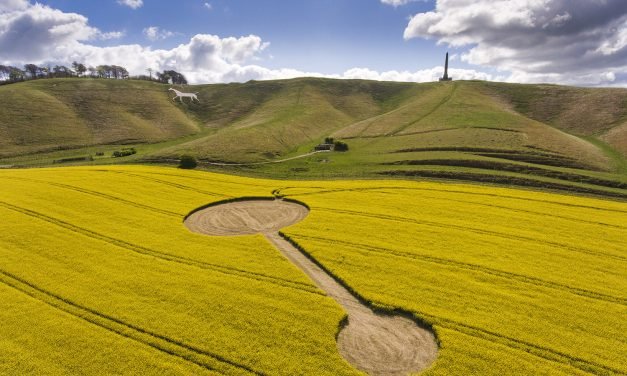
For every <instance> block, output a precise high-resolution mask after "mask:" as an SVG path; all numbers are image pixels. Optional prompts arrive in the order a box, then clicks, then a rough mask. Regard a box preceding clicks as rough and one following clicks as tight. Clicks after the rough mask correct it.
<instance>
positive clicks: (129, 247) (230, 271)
mask: <svg viewBox="0 0 627 376" xmlns="http://www.w3.org/2000/svg"><path fill="white" fill-rule="evenodd" d="M0 206H2V207H4V208H6V209H9V210H13V211H16V212H19V213H22V214H24V215H27V216H29V217H32V218H37V219H40V220H42V221H45V222H48V223H51V224H53V225H56V226H59V227H62V228H64V229H66V230H70V231H72V232H76V233H79V234H81V235H84V236H87V237H89V238H92V239H96V240H100V241H103V242H105V243H108V244H111V245H114V246H116V247H118V248H121V249H123V250H125V251H130V252H134V253H138V254H141V255H144V256H150V257H154V258H157V259H161V260H164V261H168V262H175V263H177V264H181V265H186V266H190V267H196V268H200V269H203V270H211V271H213V272H217V273H222V274H227V275H230V276H235V277H240V278H248V279H252V280H256V281H260V282H267V283H272V284H274V285H276V286H280V287H284V288H289V289H294V290H299V291H302V292H307V293H311V294H317V295H323V293H322V292H321V291H319V290H318V289H317V288H315V287H314V286H312V285H309V284H305V283H302V282H297V281H291V280H288V279H283V278H278V277H273V276H268V275H265V274H261V273H255V272H251V271H247V270H242V269H237V268H233V267H229V266H223V265H218V264H211V263H207V262H203V261H197V260H193V259H188V258H185V257H180V256H175V255H171V254H168V253H165V252H160V251H155V250H152V249H150V248H147V247H142V246H138V245H136V244H132V243H128V242H126V241H124V240H120V239H116V238H112V237H109V236H107V235H103V234H100V233H98V232H95V231H92V230H89V229H86V228H82V227H79V226H76V225H73V224H71V223H68V222H65V221H62V220H60V219H57V218H54V217H50V216H48V215H45V214H42V213H38V212H36V211H33V210H30V209H25V208H21V207H19V206H15V205H12V204H9V203H6V202H3V201H0Z"/></svg>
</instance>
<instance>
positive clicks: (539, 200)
mask: <svg viewBox="0 0 627 376" xmlns="http://www.w3.org/2000/svg"><path fill="white" fill-rule="evenodd" d="M462 184H464V183H451V185H462ZM466 184H468V183H466ZM496 188H497V189H507V187H496ZM517 189H520V187H518V188H517ZM378 190H381V191H386V190H387V191H390V190H401V191H424V192H437V193H461V194H465V195H473V196H484V197H496V198H507V199H512V200H519V201H525V202H538V203H541V204H551V205H558V206H566V207H572V208H582V209H589V210H595V211H606V212H614V213H621V214H627V210H620V209H610V208H598V207H595V206H590V205H579V204H570V203H567V202H558V201H551V200H542V199H536V198H528V197H519V196H511V195H501V194H496V193H482V192H469V191H462V190H453V189H435V188H422V187H393V186H387V187H385V186H384V187H367V188H337V189H321V190H319V191H312V192H306V193H294V194H283V193H281V192H279V193H281V194H282V195H284V196H289V197H296V196H309V195H317V194H325V193H339V192H369V191H378ZM526 192H538V191H537V190H527V191H526ZM539 192H543V191H539ZM561 195H562V196H564V195H565V194H564V193H561ZM576 197H581V196H576ZM597 200H600V199H597ZM604 200H605V201H608V200H610V199H607V198H605V199H604ZM620 202H622V201H620Z"/></svg>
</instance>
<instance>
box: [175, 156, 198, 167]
mask: <svg viewBox="0 0 627 376" xmlns="http://www.w3.org/2000/svg"><path fill="white" fill-rule="evenodd" d="M196 166H198V162H197V161H196V158H194V157H193V156H191V155H181V161H180V162H179V168H185V169H192V168H196Z"/></svg>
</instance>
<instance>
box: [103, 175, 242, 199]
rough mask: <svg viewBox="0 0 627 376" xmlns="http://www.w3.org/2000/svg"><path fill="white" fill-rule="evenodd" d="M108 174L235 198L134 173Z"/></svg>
mask: <svg viewBox="0 0 627 376" xmlns="http://www.w3.org/2000/svg"><path fill="white" fill-rule="evenodd" d="M107 172H112V173H115V174H120V175H126V176H132V177H136V178H140V179H144V180H149V181H153V182H156V183H160V184H163V185H167V186H170V187H174V188H178V189H182V190H185V191H191V192H194V193H201V194H205V195H209V196H215V197H219V198H232V197H233V196H229V195H224V194H220V193H215V192H210V191H205V190H203V189H198V188H194V187H190V186H188V185H184V184H178V183H173V182H171V181H167V180H162V179H157V178H153V177H150V176H145V175H141V174H134V173H132V172H125V171H107Z"/></svg>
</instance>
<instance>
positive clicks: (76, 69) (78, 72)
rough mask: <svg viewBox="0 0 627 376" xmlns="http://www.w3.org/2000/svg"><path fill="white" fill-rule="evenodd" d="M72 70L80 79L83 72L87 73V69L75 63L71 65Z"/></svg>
mask: <svg viewBox="0 0 627 376" xmlns="http://www.w3.org/2000/svg"><path fill="white" fill-rule="evenodd" d="M72 68H74V72H76V75H77V76H78V77H82V76H83V75H84V74H85V72H87V68H86V67H85V65H84V64H82V63H78V62H76V61H75V62H73V63H72Z"/></svg>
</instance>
